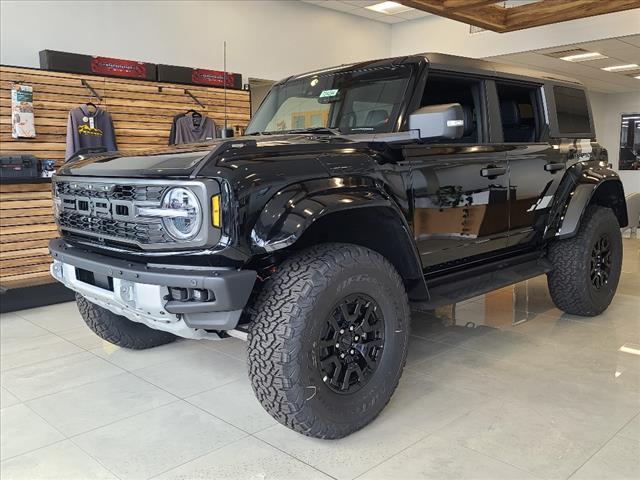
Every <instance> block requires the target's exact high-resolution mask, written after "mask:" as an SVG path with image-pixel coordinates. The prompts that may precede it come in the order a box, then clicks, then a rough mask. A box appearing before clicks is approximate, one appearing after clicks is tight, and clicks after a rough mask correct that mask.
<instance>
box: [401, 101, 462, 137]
mask: <svg viewBox="0 0 640 480" xmlns="http://www.w3.org/2000/svg"><path fill="white" fill-rule="evenodd" d="M409 129H410V130H418V132H419V136H420V138H448V139H451V140H456V139H458V138H462V137H463V133H464V112H463V110H462V106H461V105H460V104H459V103H446V104H443V105H429V106H427V107H422V108H419V109H418V110H416V111H415V112H413V113H412V114H411V115H409Z"/></svg>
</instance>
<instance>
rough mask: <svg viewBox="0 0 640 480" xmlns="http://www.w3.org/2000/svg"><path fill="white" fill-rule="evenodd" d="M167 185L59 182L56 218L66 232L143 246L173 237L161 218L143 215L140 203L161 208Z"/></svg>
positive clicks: (55, 186)
mask: <svg viewBox="0 0 640 480" xmlns="http://www.w3.org/2000/svg"><path fill="white" fill-rule="evenodd" d="M167 188H168V186H167V185H137V184H127V183H117V184H116V183H107V182H104V183H103V182H102V181H96V182H87V181H82V182H80V181H78V182H75V181H56V182H55V185H54V192H55V194H56V197H58V212H57V221H58V225H59V226H60V228H61V229H62V230H63V232H64V231H67V232H71V233H76V234H78V235H83V236H91V237H98V238H100V239H103V240H104V239H117V240H121V241H124V242H127V243H135V244H142V245H150V244H163V243H168V242H172V241H173V240H172V239H171V237H169V235H168V234H167V233H165V230H164V227H163V225H162V220H161V219H160V218H140V217H137V216H136V212H135V208H136V206H139V205H144V206H147V207H149V206H151V207H159V206H160V202H161V200H162V196H163V195H164V192H165V191H166V190H167Z"/></svg>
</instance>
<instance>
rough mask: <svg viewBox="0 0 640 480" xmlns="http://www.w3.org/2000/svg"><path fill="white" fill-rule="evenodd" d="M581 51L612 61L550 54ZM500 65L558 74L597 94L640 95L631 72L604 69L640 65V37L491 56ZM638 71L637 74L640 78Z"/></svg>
mask: <svg viewBox="0 0 640 480" xmlns="http://www.w3.org/2000/svg"><path fill="white" fill-rule="evenodd" d="M572 48H581V49H584V50H587V51H589V52H598V53H601V54H602V55H606V56H607V57H609V58H602V59H597V60H590V61H584V62H567V61H565V60H560V59H559V58H553V57H551V56H548V54H550V53H553V52H559V51H566V50H570V49H572ZM489 58H490V59H491V60H495V61H496V62H500V63H509V64H513V65H519V66H524V67H528V68H533V69H536V70H543V71H545V72H549V73H558V74H561V75H566V76H568V77H573V78H575V79H577V80H580V81H581V82H582V83H583V84H584V85H585V86H586V87H587V88H589V89H590V90H594V91H597V92H604V93H621V92H638V95H640V80H638V79H636V78H633V76H630V75H629V73H630V72H607V71H605V70H602V68H603V67H609V66H613V65H625V64H633V63H635V64H637V65H640V35H630V36H626V37H617V38H610V39H606V40H597V41H595V42H585V43H576V44H570V45H563V46H559V47H553V48H546V49H543V50H534V51H530V52H521V53H511V54H509V55H499V56H495V57H489ZM638 74H639V73H638V72H634V73H633V75H638Z"/></svg>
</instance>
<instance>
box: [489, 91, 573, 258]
mask: <svg viewBox="0 0 640 480" xmlns="http://www.w3.org/2000/svg"><path fill="white" fill-rule="evenodd" d="M491 83H493V82H491ZM489 88H492V86H491V84H490V85H489ZM495 88H496V97H494V98H497V102H498V108H497V109H496V110H498V111H499V114H500V124H501V126H502V129H501V133H502V136H503V144H502V145H503V146H504V148H505V150H506V151H507V162H508V166H509V230H510V231H509V241H508V244H509V246H527V245H535V244H536V243H538V242H540V241H541V240H542V235H543V234H544V228H545V225H546V224H547V217H548V214H549V211H550V208H551V204H552V200H553V198H554V194H555V192H556V189H557V188H558V184H559V183H560V180H561V179H562V176H563V174H564V171H565V169H566V156H565V155H564V154H561V153H560V148H559V145H557V144H552V143H550V141H549V121H548V114H547V112H546V109H545V102H544V100H543V93H544V92H543V90H542V86H541V85H534V84H527V83H523V82H515V81H507V80H496V82H495Z"/></svg>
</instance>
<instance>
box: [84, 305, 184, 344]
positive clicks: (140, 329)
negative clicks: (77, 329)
mask: <svg viewBox="0 0 640 480" xmlns="http://www.w3.org/2000/svg"><path fill="white" fill-rule="evenodd" d="M76 303H77V304H78V310H80V315H82V318H83V319H84V321H85V323H86V324H87V325H88V326H89V328H90V329H91V330H93V331H94V333H95V334H96V335H98V336H99V337H100V338H102V339H103V340H106V341H107V342H109V343H113V344H114V345H117V346H119V347H123V348H130V349H132V350H144V349H146V348H152V347H158V346H160V345H164V344H166V343H171V342H173V341H174V340H175V339H176V336H175V335H173V334H171V333H169V332H163V331H162V330H154V329H152V328H149V327H147V326H146V325H144V324H142V323H138V322H134V321H131V320H129V319H128V318H125V317H123V316H121V315H116V314H115V313H113V312H110V311H109V310H107V309H106V308H102V307H100V306H98V305H96V304H95V303H91V302H90V301H89V300H87V299H86V298H84V297H83V296H82V295H80V294H79V293H76Z"/></svg>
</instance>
